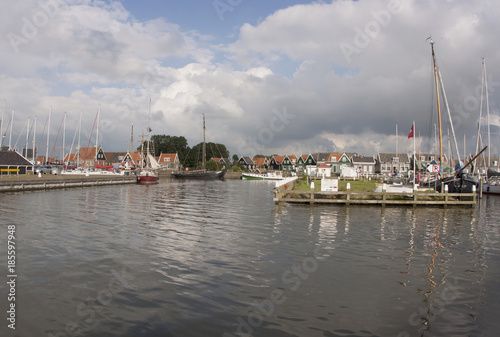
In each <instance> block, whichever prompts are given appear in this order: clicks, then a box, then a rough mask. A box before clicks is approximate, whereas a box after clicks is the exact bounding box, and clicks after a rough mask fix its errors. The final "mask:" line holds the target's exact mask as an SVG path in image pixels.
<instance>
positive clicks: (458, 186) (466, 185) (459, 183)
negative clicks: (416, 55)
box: [429, 38, 486, 193]
mask: <svg viewBox="0 0 500 337" xmlns="http://www.w3.org/2000/svg"><path fill="white" fill-rule="evenodd" d="M429 39H431V38H429ZM430 43H431V50H432V62H433V69H434V82H435V86H436V103H437V115H438V116H437V117H438V130H439V164H440V165H441V168H442V167H443V164H444V160H443V131H442V123H441V103H440V98H439V89H440V86H439V83H441V89H442V90H443V96H444V102H445V104H446V107H447V110H448V117H449V120H450V125H451V129H452V132H453V137H455V131H454V129H453V122H452V120H451V116H450V110H449V107H448V102H447V99H446V94H445V92H444V89H443V81H442V78H441V76H440V72H439V69H438V67H437V65H436V54H435V52H434V41H432V39H431V42H430ZM438 74H439V77H438ZM455 145H456V139H455ZM485 149H486V148H485ZM485 149H483V151H484V150H485ZM483 151H481V153H482V152H483ZM457 154H459V153H458V148H457ZM478 155H479V154H477V155H476V156H475V157H474V158H476V157H477V156H478ZM459 158H460V156H459ZM471 163H472V160H471V161H469V162H468V163H467V165H465V166H463V163H461V162H460V163H459V164H460V167H459V168H458V170H457V172H456V174H454V175H452V176H449V177H441V178H440V179H439V181H438V182H437V184H436V190H437V191H441V186H446V187H447V189H448V192H450V193H472V192H473V191H474V190H475V189H476V188H477V185H478V182H477V181H476V180H475V179H473V178H472V177H469V176H467V174H466V173H465V171H464V169H465V168H466V167H467V166H468V165H470V164H471ZM441 171H442V169H441Z"/></svg>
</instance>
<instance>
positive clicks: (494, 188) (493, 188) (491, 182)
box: [483, 177, 500, 195]
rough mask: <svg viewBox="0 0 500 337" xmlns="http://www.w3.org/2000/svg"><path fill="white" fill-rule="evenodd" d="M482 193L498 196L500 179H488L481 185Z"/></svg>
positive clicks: (499, 193)
mask: <svg viewBox="0 0 500 337" xmlns="http://www.w3.org/2000/svg"><path fill="white" fill-rule="evenodd" d="M483 193H484V194H490V195H500V178H499V177H496V178H490V179H488V181H487V182H486V183H484V184H483Z"/></svg>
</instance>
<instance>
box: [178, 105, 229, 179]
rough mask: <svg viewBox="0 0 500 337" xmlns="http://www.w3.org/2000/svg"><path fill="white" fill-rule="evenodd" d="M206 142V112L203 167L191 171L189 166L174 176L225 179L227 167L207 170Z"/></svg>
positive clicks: (180, 177) (179, 177)
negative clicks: (219, 169)
mask: <svg viewBox="0 0 500 337" xmlns="http://www.w3.org/2000/svg"><path fill="white" fill-rule="evenodd" d="M206 153H207V150H206V142H205V114H203V143H202V158H201V162H202V167H201V170H194V171H189V169H188V168H186V170H185V171H184V172H182V171H180V172H175V173H172V177H174V178H177V179H198V180H215V179H224V175H225V174H226V169H225V168H224V169H223V170H221V171H207V158H206Z"/></svg>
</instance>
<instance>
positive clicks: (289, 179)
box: [276, 177, 299, 188]
mask: <svg viewBox="0 0 500 337" xmlns="http://www.w3.org/2000/svg"><path fill="white" fill-rule="evenodd" d="M298 178H299V177H290V178H285V179H283V180H278V181H277V182H276V188H278V187H281V186H283V185H286V184H288V183H291V182H292V181H295V180H297V179H298Z"/></svg>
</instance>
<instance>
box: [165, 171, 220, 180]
mask: <svg viewBox="0 0 500 337" xmlns="http://www.w3.org/2000/svg"><path fill="white" fill-rule="evenodd" d="M225 174H226V171H218V172H178V173H172V177H174V178H176V179H193V180H217V179H224V175H225Z"/></svg>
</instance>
